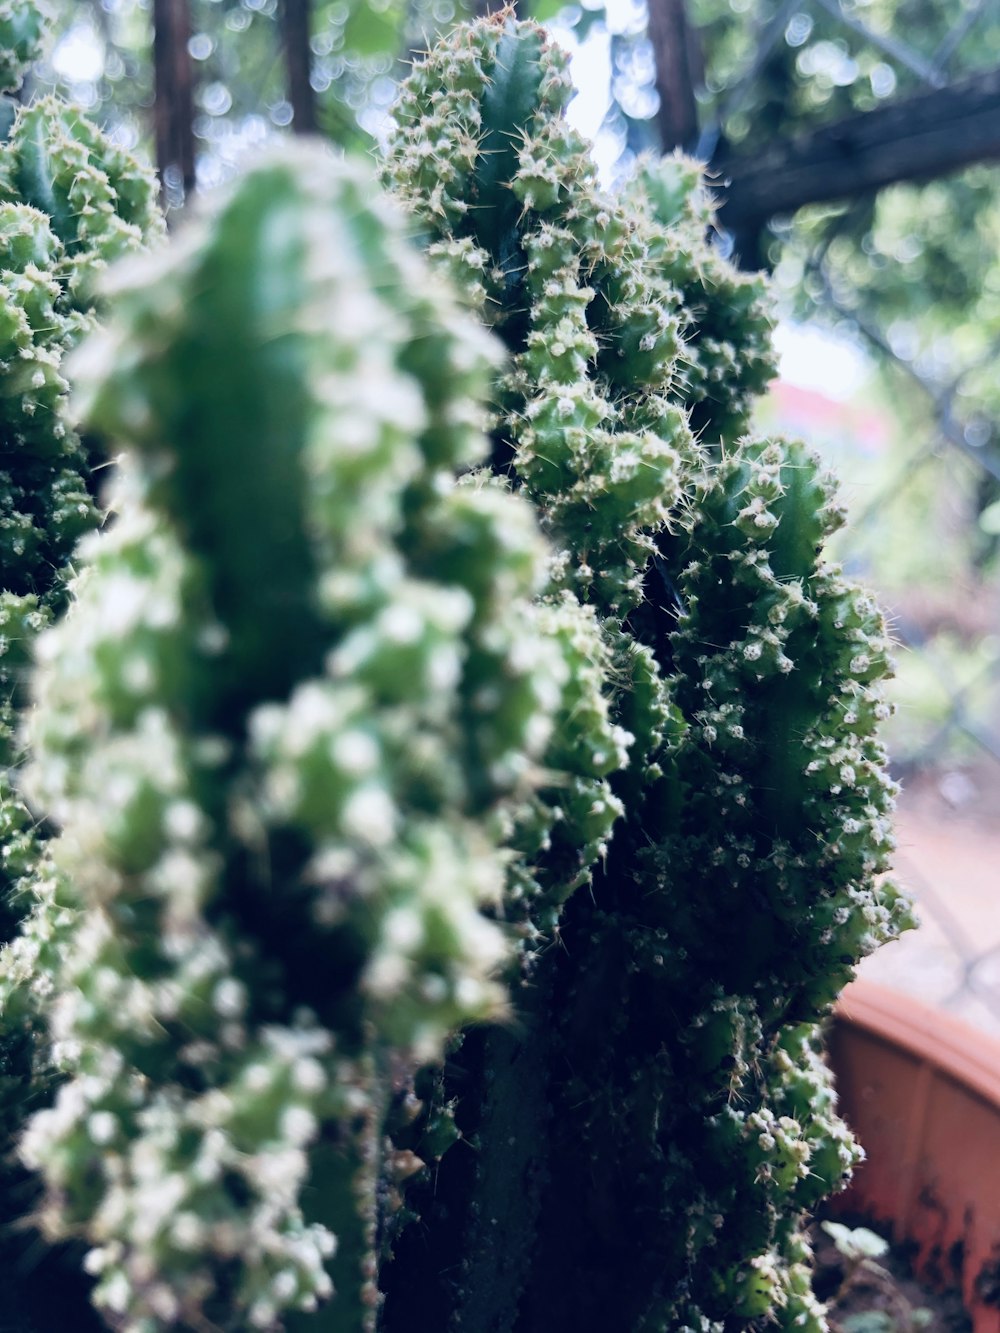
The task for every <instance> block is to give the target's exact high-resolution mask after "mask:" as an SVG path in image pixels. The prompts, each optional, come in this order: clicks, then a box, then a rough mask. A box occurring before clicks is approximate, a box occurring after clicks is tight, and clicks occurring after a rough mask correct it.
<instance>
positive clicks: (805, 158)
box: [712, 69, 1000, 238]
mask: <svg viewBox="0 0 1000 1333" xmlns="http://www.w3.org/2000/svg"><path fill="white" fill-rule="evenodd" d="M996 160H1000V69H995V70H990V71H988V72H987V73H985V74H976V75H973V76H972V77H970V78H967V79H963V80H961V81H960V82H956V83H953V84H951V85H950V86H949V87H947V88H939V89H935V90H934V91H932V92H927V93H920V94H918V95H916V96H914V97H909V98H905V99H902V100H900V101H897V102H892V103H891V104H890V105H888V106H884V107H879V108H877V109H876V110H875V111H867V112H864V113H862V114H861V115H856V116H849V117H847V118H846V119H844V120H839V121H837V122H836V123H835V124H833V125H824V126H822V127H820V128H819V129H817V130H814V131H812V132H811V133H809V134H801V135H796V136H795V137H794V138H792V139H783V140H781V141H779V142H776V143H773V144H771V145H770V146H769V147H765V148H763V149H761V150H760V151H759V152H756V153H754V155H753V156H752V157H746V158H741V157H739V156H733V157H722V158H720V159H719V160H717V161H715V162H713V164H712V166H713V168H714V169H715V172H716V174H717V176H718V177H719V189H720V191H722V192H723V193H724V199H723V203H722V207H721V210H720V215H719V218H720V222H721V224H722V226H724V227H725V228H726V229H727V230H728V231H731V232H733V233H734V234H735V235H736V236H737V238H739V237H741V236H748V237H752V236H753V235H754V234H755V233H756V232H757V231H759V229H760V227H761V226H762V225H763V224H764V223H765V222H766V221H767V220H768V219H769V218H772V217H774V216H775V215H777V214H779V213H794V212H795V211H796V209H798V208H801V207H802V206H803V205H805V204H816V203H824V202H828V201H832V200H836V199H845V198H851V197H854V196H857V195H861V194H866V193H868V192H870V191H874V190H878V189H881V188H882V187H883V186H885V185H892V184H894V183H896V182H897V181H924V180H930V179H932V178H934V177H939V176H946V175H948V174H950V173H951V172H954V171H958V170H959V169H960V168H962V167H965V166H969V165H971V164H972V163H974V162H988V161H996Z"/></svg>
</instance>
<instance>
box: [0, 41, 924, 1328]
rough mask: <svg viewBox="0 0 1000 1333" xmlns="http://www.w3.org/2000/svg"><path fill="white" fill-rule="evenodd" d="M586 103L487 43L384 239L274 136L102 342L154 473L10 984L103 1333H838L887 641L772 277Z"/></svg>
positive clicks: (885, 921)
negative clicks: (614, 154)
mask: <svg viewBox="0 0 1000 1333" xmlns="http://www.w3.org/2000/svg"><path fill="white" fill-rule="evenodd" d="M570 95H571V89H570V85H569V81H568V77H567V71H566V60H565V57H564V56H563V55H561V54H560V53H559V52H558V51H557V50H556V49H555V48H554V47H552V46H551V45H550V44H549V43H548V41H547V40H546V39H545V37H544V35H543V34H542V33H541V31H540V30H539V29H537V28H535V27H534V26H532V25H525V24H519V23H517V22H515V21H513V20H512V19H511V18H509V16H507V15H506V14H504V15H500V16H497V17H496V18H494V19H490V20H486V21H482V22H479V23H477V24H474V25H471V26H467V27H462V28H460V29H458V30H457V31H456V32H455V33H454V34H453V36H452V37H451V38H449V39H448V40H447V41H446V42H444V43H442V44H440V45H439V46H437V47H436V48H435V49H434V50H433V51H432V52H431V53H430V54H429V56H428V57H427V59H426V60H424V61H423V62H421V63H419V64H418V65H417V66H416V67H415V69H414V72H413V74H412V76H411V78H410V79H409V80H408V81H407V83H406V85H405V86H404V88H403V90H402V93H401V97H400V100H399V103H398V105H397V109H396V120H395V128H394V131H393V133H392V135H391V137H390V141H389V145H388V148H387V152H386V154H385V158H384V163H383V175H384V179H385V181H386V182H387V183H388V185H389V187H390V189H391V191H392V192H393V193H394V194H395V195H396V196H397V200H398V201H399V202H400V203H401V204H402V205H403V207H404V208H405V209H406V210H407V211H408V213H409V215H410V216H409V217H408V218H406V219H405V220H404V218H403V217H401V216H399V215H397V213H396V212H395V211H394V209H393V207H390V206H388V205H387V204H386V202H385V201H384V200H383V198H382V197H381V195H380V194H379V193H378V191H377V190H376V188H375V187H374V185H373V184H372V183H371V182H370V181H369V180H368V179H367V178H366V176H365V175H364V173H363V172H361V171H360V170H358V169H356V168H353V167H350V166H345V165H344V164H339V165H338V164H337V163H336V162H335V160H334V159H333V158H332V157H328V156H325V155H324V154H323V153H321V152H320V151H319V150H315V149H303V148H301V147H297V148H295V149H294V150H292V151H290V150H289V149H288V148H287V147H286V148H285V149H283V150H282V153H281V155H280V156H275V157H273V158H271V159H269V160H267V161H266V162H264V163H262V164H261V165H259V166H258V167H257V168H256V169H255V170H253V171H251V172H250V173H249V174H248V175H247V176H246V177H245V178H244V179H243V180H242V182H241V183H239V184H238V185H237V186H236V187H235V188H233V189H232V190H231V191H230V192H229V193H228V194H227V196H226V197H225V198H224V200H223V201H222V203H221V204H220V205H219V206H217V208H216V209H215V210H214V212H211V213H209V214H208V215H206V216H204V217H202V219H201V220H200V221H199V222H198V223H197V225H193V226H192V227H191V228H190V229H189V230H188V231H187V233H186V236H185V237H184V238H183V239H180V240H179V241H178V243H177V244H176V245H175V246H174V248H173V249H172V250H170V251H168V252H166V253H164V254H163V255H162V256H159V257H156V258H154V259H147V260H145V261H143V262H142V263H141V264H136V265H134V266H133V267H132V268H131V269H129V268H126V269H123V270H122V271H121V276H120V277H118V279H117V280H116V282H115V284H114V300H115V311H116V314H115V318H114V321H113V323H112V325H111V327H110V329H109V331H107V332H105V333H101V334H96V335H94V336H93V337H92V338H91V339H90V340H89V341H88V344H87V346H86V348H84V349H83V350H82V352H81V355H80V359H79V361H78V363H77V374H78V380H79V383H80V402H81V406H82V410H83V412H84V414H85V418H86V421H87V423H88V428H89V429H90V430H92V431H94V432H95V433H98V434H100V435H102V436H104V437H107V438H108V439H110V440H111V441H113V442H114V444H115V445H116V446H119V445H120V446H122V447H123V448H124V449H125V455H124V461H123V463H122V465H121V469H120V473H119V476H118V480H117V482H116V489H115V492H114V508H115V511H116V514H117V517H116V519H115V522H114V524H113V526H111V527H110V529H109V531H107V532H106V533H104V534H102V535H101V536H100V537H96V536H92V537H90V538H88V539H87V541H86V543H85V544H84V546H83V548H82V550H81V557H80V560H81V570H80V573H79V575H78V577H77V578H76V580H75V582H74V584H73V597H74V600H73V604H72V606H71V608H70V610H69V612H68V614H67V615H66V616H65V618H64V619H62V620H61V621H60V622H59V623H57V624H56V625H55V626H54V627H53V628H52V629H50V630H48V631H47V632H46V633H45V634H44V635H43V636H42V638H41V640H40V645H39V650H38V659H39V665H38V668H37V671H36V674H35V683H34V697H35V700H36V708H35V709H34V712H33V714H32V719H31V726H30V730H29V740H30V743H31V758H30V763H29V764H28V767H27V770H26V776H25V785H26V790H27V792H28V793H29V795H30V798H31V800H32V801H33V803H34V804H35V805H36V806H37V808H38V809H39V810H40V811H44V812H45V814H46V816H47V818H48V819H49V820H50V821H51V822H52V823H53V825H54V826H55V827H57V828H58V830H59V833H58V836H56V837H55V838H54V840H53V841H52V843H51V844H50V846H51V864H50V867H49V869H48V872H47V874H46V875H45V876H44V877H39V880H38V882H37V885H36V888H35V894H34V898H35V907H34V911H33V913H32V916H31V918H30V920H29V921H28V923H27V925H26V927H25V929H24V930H23V931H22V933H21V935H20V936H19V937H18V939H17V940H16V941H15V942H14V943H13V944H12V945H11V946H10V947H9V948H8V949H7V950H6V952H5V955H4V965H3V969H2V977H3V986H4V993H5V995H6V1004H7V1012H16V1011H17V1009H18V1006H30V1004H31V1003H32V1002H33V998H37V1002H38V1003H40V1004H41V1005H42V1006H43V1008H44V1009H45V1010H46V1012H47V1016H48V1021H49V1024H50V1030H51V1034H52V1038H53V1041H52V1056H53V1059H54V1061H55V1062H56V1064H57V1067H58V1068H59V1070H60V1072H61V1075H62V1079H63V1082H62V1085H61V1087H60V1089H59V1092H58V1094H57V1096H56V1099H55V1102H54V1104H53V1105H52V1106H51V1107H49V1108H47V1109H44V1110H42V1111H41V1112H39V1113H38V1114H37V1115H36V1116H35V1117H34V1118H33V1120H32V1121H31V1124H30V1126H29V1129H28V1131H27V1134H26V1135H25V1136H24V1140H23V1143H22V1153H23V1156H24V1158H25V1160H27V1161H28V1162H29V1163H30V1164H31V1165H32V1166H33V1167H35V1168H37V1169H38V1170H39V1171H40V1172H41V1173H42V1176H43V1178H44V1180H45V1183H46V1196H45V1201H44V1206H43V1208H42V1212H41V1216H42V1219H43V1221H44V1223H45V1226H46V1229H47V1231H48V1233H49V1234H50V1235H52V1236H68V1235H72V1236H82V1237H84V1238H85V1239H86V1241H87V1242H88V1244H89V1245H90V1251H89V1254H88V1259H87V1265H88V1269H89V1271H91V1272H92V1273H93V1274H94V1275H95V1276H96V1277H97V1279H98V1282H97V1291H96V1300H97V1302H98V1305H99V1306H100V1308H101V1309H102V1311H103V1312H104V1316H105V1318H106V1319H107V1320H108V1322H109V1323H110V1324H111V1326H112V1327H114V1328H116V1329H119V1330H121V1333H153V1330H155V1329H158V1328H161V1327H164V1326H180V1327H190V1328H203V1327H215V1328H220V1329H230V1330H233V1333H236V1330H244V1329H247V1328H261V1329H270V1330H278V1329H282V1328H285V1329H289V1330H296V1333H297V1330H299V1329H302V1330H305V1329H307V1328H310V1327H314V1328H316V1329H337V1330H338V1333H340V1331H341V1330H344V1331H345V1333H354V1330H359V1333H360V1331H368V1330H373V1329H374V1328H375V1327H376V1325H377V1326H378V1327H379V1328H381V1329H382V1330H383V1331H384V1333H426V1330H427V1329H428V1328H445V1327H451V1328H454V1329H457V1330H468V1333H485V1331H486V1330H490V1333H541V1330H545V1333H570V1330H573V1331H574V1333H581V1331H586V1330H590V1329H594V1330H596V1329H602V1330H603V1329H609V1328H623V1329H628V1330H630V1333H668V1330H669V1331H670V1333H680V1331H681V1330H683V1331H684V1333H735V1331H736V1330H737V1329H739V1330H746V1329H758V1328H760V1329H762V1328H764V1327H775V1328H778V1329H787V1330H789V1331H791V1330H801V1329H805V1330H806V1331H807V1333H809V1331H810V1330H811V1331H812V1333H821V1330H823V1329H825V1327H826V1325H825V1322H824V1316H823V1311H822V1307H820V1306H819V1304H818V1303H817V1301H816V1300H815V1298H814V1296H813V1295H812V1292H811V1287H810V1251H809V1245H808V1241H807V1238H806V1236H805V1234H804V1232H803V1229H802V1223H803V1218H804V1216H805V1214H806V1212H807V1211H808V1210H809V1209H810V1208H812V1207H813V1206H814V1205H815V1204H816V1203H817V1202H818V1200H819V1199H820V1198H821V1197H822V1196H823V1195H824V1194H826V1193H828V1192H829V1191H830V1190H832V1189H835V1188H837V1187H839V1185H840V1184H841V1183H842V1182H843V1180H844V1179H845V1178H846V1176H847V1174H848V1173H849V1171H850V1169H851V1167H852V1165H853V1163H854V1162H855V1161H856V1160H857V1156H858V1151H857V1149H856V1147H855V1145H854V1144H853V1142H852V1140H851V1138H850V1135H849V1133H848V1132H847V1130H846V1128H845V1127H844V1126H843V1124H842V1123H841V1122H840V1121H839V1120H838V1118H837V1116H836V1108H835V1097H834V1093H833V1090H832V1086H831V1081H830V1076H829V1073H828V1071H827V1069H826V1067H825V1065H824V1063H823V1060H822V1057H821V1054H820V1042H819V1033H818V1028H817V1022H818V1021H819V1020H820V1019H821V1018H822V1017H823V1015H824V1014H825V1013H826V1012H827V1011H828V1009H829V1005H830V1003H831V1001H832V1000H833V998H834V997H835V995H836V993H837V990H838V989H839V987H840V985H841V984H842V983H843V981H844V980H845V979H846V978H847V976H848V975H849V973H850V969H851V967H852V965H853V963H854V962H855V961H856V960H857V959H858V958H859V957H861V956H862V955H863V954H865V953H866V952H868V951H870V949H872V948H874V947H875V946H876V945H877V944H878V943H879V942H881V941H883V940H885V939H889V938H892V937H893V936H894V935H895V934H897V933H898V932H899V931H900V930H901V929H903V928H904V927H905V926H906V924H907V921H908V917H907V905H906V903H905V901H903V900H901V899H900V898H899V897H898V895H897V893H896V891H895V890H894V889H893V888H892V886H891V884H889V883H887V882H884V881H883V880H882V879H881V875H882V872H883V871H884V870H885V869H886V864H887V859H888V853H889V850H890V848H891V836H890V833H889V822H888V821H889V812H890V809H891V804H892V795H893V789H892V784H891V783H890V782H889V781H888V779H887V777H886V775H885V772H884V753H883V751H882V749H881V747H880V744H879V742H878V739H877V734H876V733H877V729H878V725H879V723H880V722H881V721H882V720H883V719H884V717H885V716H886V715H887V712H888V709H887V707H886V705H885V703H884V702H883V699H882V694H881V683H882V680H883V679H884V678H885V676H886V675H887V674H888V672H889V670H890V664H889V660H888V653H887V650H888V644H887V639H886V635H885V631H884V627H883V624H882V620H881V617H880V615H879V613H878V610H877V608H876V607H875V605H874V603H873V602H872V600H871V599H870V598H869V597H868V596H867V595H866V594H864V593H863V592H861V591H860V590H859V589H858V588H856V587H855V586H853V585H852V584H850V583H849V582H847V581H846V580H845V579H844V577H843V576H842V574H841V572H840V570H839V569H838V568H837V567H835V566H831V565H830V564H828V563H827V562H826V560H825V559H824V555H823V547H824V543H825V542H826V541H827V540H828V539H829V537H830V536H831V534H832V533H833V531H834V530H835V529H836V527H837V526H838V525H839V523H840V521H841V516H840V511H839V509H838V507H837V505H836V502H835V499H834V492H833V486H832V483H831V482H830V481H829V479H828V478H826V477H825V476H824V475H823V474H822V472H821V470H820V469H819V467H818V465H817V463H816V460H815V459H814V458H813V457H811V456H810V455H809V454H808V452H807V451H806V450H804V449H803V448H802V447H801V446H799V445H797V444H794V443H790V442H787V441H783V440H766V441H755V440H753V439H749V438H747V437H746V436H745V434H744V432H745V431H746V428H747V422H748V418H749V414H750V411H751V409H752V405H753V400H754V397H755V395H757V394H758V393H759V392H760V391H761V389H762V387H763V385H764V384H765V383H766V381H767V379H768V378H769V376H770V374H771V373H772V371H773V359H772V354H771V351H770V346H769V336H768V335H769V327H770V316H769V310H768V304H767V297H766V292H765V289H764V286H763V284H762V282H761V281H760V279H758V278H753V277H747V276H745V275H740V274H737V273H736V272H735V271H734V270H733V269H731V268H730V267H729V266H728V265H727V264H726V263H725V262H724V261H723V260H722V259H721V258H720V257H719V255H718V253H717V252H716V251H715V250H713V249H712V248H711V247H710V246H709V244H708V243H707V241H706V233H707V231H708V230H709V227H710V224H711V221H712V210H711V206H710V204H709V202H708V200H707V197H706V194H705V191H704V188H703V186H702V183H701V179H700V173H699V171H698V169H697V167H695V166H694V165H693V164H692V163H690V162H689V161H687V160H685V159H683V158H673V159H670V160H668V161H666V162H664V163H661V164H658V165H655V166H654V165H653V164H651V163H648V162H643V163H641V164H640V165H639V166H638V168H637V170H636V172H635V174H634V176H633V178H632V179H631V180H630V181H629V182H628V183H627V184H626V186H625V187H624V188H623V190H622V191H621V192H620V194H619V195H618V196H617V197H610V196H607V195H605V194H604V193H603V192H602V191H601V189H600V188H599V186H598V183H597V180H596V176H595V172H594V169H593V167H592V166H591V164H590V161H589V158H588V155H587V151H586V146H585V144H584V143H583V142H582V141H581V140H580V139H579V137H578V136H577V135H576V134H575V133H574V132H573V131H572V130H571V129H570V128H569V127H568V126H567V124H566V122H565V119H564V113H565V109H566V105H567V103H568V101H569V98H570ZM27 137H28V140H29V141H30V142H32V143H34V142H35V140H34V139H33V138H32V137H31V135H30V134H29V135H28V136H27ZM32 160H34V159H32ZM18 179H20V177H18ZM70 184H71V183H70ZM65 188H66V187H65V186H64V185H60V186H59V187H58V189H56V188H55V187H53V198H55V199H57V200H58V199H60V198H61V197H62V194H61V193H60V191H64V190H65ZM87 188H90V187H87ZM55 211H56V215H57V216H59V215H60V212H59V209H58V208H57V209H56V210H55ZM413 233H416V234H417V236H418V238H419V240H420V241H421V242H422V244H423V247H424V249H425V251H426V254H425V256H419V255H418V254H417V253H416V251H415V250H414V249H413V248H411V244H410V239H411V236H412V234H413ZM456 291H457V292H458V296H457V297H456V295H455V292H456ZM463 306H464V307H465V309H463V308H462V307H463ZM477 317H478V318H477ZM481 325H486V326H487V329H488V330H490V331H491V333H490V334H488V333H486V332H484V331H483V329H482V327H481ZM501 345H502V348H503V349H505V354H504V355H501ZM484 401H488V404H489V411H488V415H487V414H486V413H484V412H482V411H481V409H480V404H481V403H483V402H484ZM484 427H487V428H488V433H487V430H484ZM470 1023H471V1024H472V1025H471V1026H469V1025H470ZM442 1057H445V1058H444V1059H443V1060H442ZM331 1297H332V1300H331V1299H330V1298H331Z"/></svg>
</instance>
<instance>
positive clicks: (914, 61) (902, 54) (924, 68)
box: [816, 0, 944, 88]
mask: <svg viewBox="0 0 1000 1333" xmlns="http://www.w3.org/2000/svg"><path fill="white" fill-rule="evenodd" d="M816 3H817V4H818V5H819V6H820V7H821V8H823V9H825V10H826V12H827V13H828V14H830V15H832V16H833V18H835V19H836V20H837V21H838V23H842V24H843V25H844V27H845V28H850V30H851V31H852V32H855V33H857V34H858V36H859V37H863V38H864V39H865V41H868V42H871V44H872V45H873V46H877V47H878V48H879V50H880V51H884V52H885V54H886V55H887V56H891V57H892V58H893V60H898V61H899V63H900V64H901V65H905V66H906V68H907V69H908V70H910V71H911V72H912V73H914V74H916V75H917V77H918V78H920V79H923V81H924V82H925V83H928V84H930V85H931V87H932V88H940V87H941V85H942V83H943V82H944V80H943V79H942V78H941V75H940V72H939V71H937V70H935V68H934V64H933V62H932V61H930V60H925V59H924V57H923V56H922V55H921V54H920V53H919V51H914V50H913V49H912V47H909V46H907V44H906V43H905V42H900V41H897V39H896V38H895V37H891V36H889V35H888V34H886V33H881V32H877V31H876V30H875V29H874V28H870V27H869V26H868V24H867V23H865V22H863V20H861V19H859V18H855V17H854V15H853V14H848V13H847V11H846V10H845V9H844V7H843V5H842V4H841V3H840V0H816Z"/></svg>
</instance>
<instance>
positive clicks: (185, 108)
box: [153, 0, 195, 209]
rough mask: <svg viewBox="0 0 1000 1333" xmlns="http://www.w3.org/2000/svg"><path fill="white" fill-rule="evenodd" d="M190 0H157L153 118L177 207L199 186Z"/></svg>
mask: <svg viewBox="0 0 1000 1333" xmlns="http://www.w3.org/2000/svg"><path fill="white" fill-rule="evenodd" d="M190 38H191V16H190V13H189V10H188V0H153V64H154V70H155V79H156V93H155V101H154V104H153V122H154V129H155V134H156V164H157V167H158V169H159V173H160V184H161V191H162V195H163V203H164V207H165V208H168V209H172V208H178V207H180V206H181V205H182V204H183V203H184V200H185V199H186V198H187V196H188V195H189V194H190V193H191V191H192V190H193V189H194V184H195V169H194V130H193V121H194V102H193V84H194V80H193V75H192V70H191V53H190V52H189V50H188V42H189V40H190Z"/></svg>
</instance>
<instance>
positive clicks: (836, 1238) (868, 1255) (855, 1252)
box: [822, 1222, 889, 1259]
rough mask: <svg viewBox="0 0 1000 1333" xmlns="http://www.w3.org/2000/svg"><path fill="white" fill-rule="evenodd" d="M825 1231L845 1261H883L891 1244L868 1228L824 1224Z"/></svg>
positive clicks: (830, 1223) (831, 1223)
mask: <svg viewBox="0 0 1000 1333" xmlns="http://www.w3.org/2000/svg"><path fill="white" fill-rule="evenodd" d="M822 1226H823V1230H824V1231H825V1232H826V1234H827V1235H828V1236H829V1237H830V1239H831V1240H832V1241H833V1243H834V1245H836V1247H837V1250H838V1252H839V1253H840V1254H842V1255H843V1256H844V1258H845V1259H881V1258H882V1256H883V1255H885V1254H887V1253H888V1251H889V1242H888V1241H887V1240H885V1239H884V1237H882V1236H877V1235H876V1234H875V1232H874V1231H869V1229H868V1228H867V1227H845V1226H844V1224H843V1223H842V1222H824V1223H823V1224H822Z"/></svg>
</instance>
